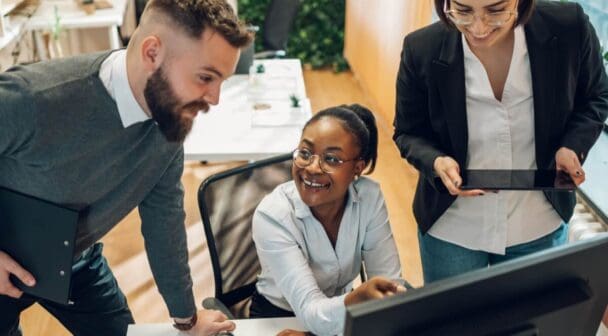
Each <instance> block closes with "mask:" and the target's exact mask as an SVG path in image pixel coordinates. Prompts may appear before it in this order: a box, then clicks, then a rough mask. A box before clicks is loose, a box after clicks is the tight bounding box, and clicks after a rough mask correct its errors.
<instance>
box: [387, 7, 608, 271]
mask: <svg viewBox="0 0 608 336" xmlns="http://www.w3.org/2000/svg"><path fill="white" fill-rule="evenodd" d="M435 8H436V10H437V14H438V16H439V18H440V19H441V22H437V23H435V24H432V25H430V26H428V27H425V28H423V29H420V30H418V31H416V32H413V33H411V34H409V35H408V36H407V37H406V38H405V40H404V47H403V53H402V57H401V65H400V69H399V74H398V79H397V104H396V117H395V122H394V126H395V134H394V140H395V142H396V144H397V146H398V147H399V149H400V151H401V155H402V156H403V157H404V158H406V159H407V160H408V162H410V163H411V164H412V165H414V166H415V167H416V168H417V169H418V170H419V171H420V177H419V183H418V186H417V190H416V195H415V198H414V215H415V217H416V220H417V222H418V226H419V242H420V251H421V257H422V264H423V272H424V279H425V282H427V283H428V282H432V281H435V280H439V279H442V278H446V277H449V276H452V275H456V274H460V273H464V272H467V271H470V270H474V269H478V268H483V267H487V266H488V265H491V264H494V263H498V262H502V261H505V260H509V259H512V258H516V257H519V256H522V255H526V254H529V253H533V252H536V251H539V250H542V249H545V248H548V247H551V246H555V245H559V244H563V243H565V241H566V238H567V224H566V223H567V222H568V220H569V219H570V217H571V216H572V213H573V209H574V205H575V202H576V200H575V194H574V193H572V192H555V191H546V192H541V191H498V192H489V191H487V190H469V191H464V190H461V189H460V186H461V184H462V177H461V169H557V170H561V171H565V172H566V173H568V174H569V175H570V177H571V178H572V180H573V181H574V182H575V183H576V184H577V185H579V184H580V183H582V182H583V181H584V180H585V172H584V170H583V168H582V163H583V162H584V159H585V158H586V156H587V153H588V152H589V149H590V148H591V146H592V145H593V143H594V142H595V140H596V139H597V137H598V136H599V134H600V132H601V130H602V127H603V121H604V119H605V118H606V113H607V111H608V80H607V78H606V73H605V70H604V66H603V61H602V57H601V53H600V46H599V42H598V39H597V36H596V34H595V31H594V30H593V27H592V26H591V24H590V23H589V20H588V17H587V16H586V15H585V14H584V13H583V11H582V9H581V7H580V6H579V5H578V4H576V3H562V2H556V1H535V0H435Z"/></svg>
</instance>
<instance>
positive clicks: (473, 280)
mask: <svg viewBox="0 0 608 336" xmlns="http://www.w3.org/2000/svg"><path fill="white" fill-rule="evenodd" d="M607 257H608V236H607V235H603V236H601V237H596V238H593V239H590V240H585V241H580V242H577V243H573V244H569V245H565V246H560V247H556V248H552V249H548V250H546V251H542V252H539V253H536V254H533V255H530V256H526V257H522V258H519V259H516V260H512V261H508V262H505V263H502V264H498V265H495V266H492V267H489V268H487V269H482V270H477V271H473V272H470V273H466V274H462V275H459V276H455V277H452V278H448V279H444V280H441V281H437V282H434V283H431V284H429V285H426V286H424V287H421V288H417V289H413V290H408V292H406V293H403V294H399V295H395V296H392V297H389V298H386V299H382V300H374V301H368V302H365V303H362V304H358V305H353V306H348V307H347V309H346V322H345V333H344V335H347V336H360V335H376V336H389V335H390V336H393V335H399V336H408V335H425V336H427V335H517V336H524V335H525V336H527V335H530V336H532V335H541V336H544V335H551V336H571V335H583V336H587V335H589V336H592V335H595V333H596V331H597V328H598V326H599V323H600V320H601V318H602V315H603V312H604V309H605V308H606V305H607V304H608V267H607V266H608V263H607V259H606V258H607Z"/></svg>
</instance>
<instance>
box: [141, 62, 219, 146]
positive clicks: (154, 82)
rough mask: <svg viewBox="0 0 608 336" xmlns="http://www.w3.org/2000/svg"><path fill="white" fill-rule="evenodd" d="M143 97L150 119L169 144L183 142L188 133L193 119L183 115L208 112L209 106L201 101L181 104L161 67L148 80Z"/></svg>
mask: <svg viewBox="0 0 608 336" xmlns="http://www.w3.org/2000/svg"><path fill="white" fill-rule="evenodd" d="M144 97H145V98H146V103H147V104H148V108H149V109H150V113H151V114H152V118H153V119H154V121H156V123H157V124H158V128H159V129H160V131H161V132H162V133H163V135H164V136H165V138H166V139H167V140H168V141H170V142H183V141H184V140H185V139H186V136H187V135H188V133H190V130H191V129H192V120H193V118H188V117H186V116H185V114H187V113H190V114H195V113H196V112H197V111H201V110H202V111H204V112H207V111H208V110H209V104H207V103H206V102H205V101H202V100H196V101H192V102H190V103H187V104H181V102H180V100H179V98H178V97H177V95H176V94H175V91H174V90H173V88H172V87H171V85H170V84H169V81H168V80H167V77H166V76H165V73H164V71H163V66H162V65H161V66H160V67H159V68H158V69H157V70H156V71H154V73H153V74H152V76H150V78H148V82H147V83H146V87H145V89H144Z"/></svg>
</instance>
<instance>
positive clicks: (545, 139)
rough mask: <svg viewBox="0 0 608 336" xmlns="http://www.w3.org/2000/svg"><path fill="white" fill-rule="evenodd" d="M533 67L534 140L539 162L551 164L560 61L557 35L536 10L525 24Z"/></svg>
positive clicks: (537, 161) (538, 164)
mask: <svg viewBox="0 0 608 336" xmlns="http://www.w3.org/2000/svg"><path fill="white" fill-rule="evenodd" d="M524 30H525V32H526V42H527V45H528V55H529V58H530V71H531V74H532V91H533V93H534V134H535V137H534V141H535V147H536V165H537V167H538V168H539V169H540V168H549V167H548V165H549V164H550V163H551V162H552V160H553V157H552V155H549V154H551V153H550V152H551V151H550V150H547V149H548V148H549V138H550V136H549V135H550V130H551V128H552V125H551V114H552V112H553V111H554V108H555V97H556V96H555V94H556V92H555V74H556V71H557V70H558V69H557V68H556V65H557V59H556V58H557V55H558V50H557V45H558V38H557V36H555V35H554V34H552V33H551V31H549V29H548V27H547V25H546V23H545V21H544V20H543V18H542V17H541V16H540V15H538V14H535V15H533V16H532V18H531V20H530V21H529V22H528V23H527V24H526V26H525V27H524Z"/></svg>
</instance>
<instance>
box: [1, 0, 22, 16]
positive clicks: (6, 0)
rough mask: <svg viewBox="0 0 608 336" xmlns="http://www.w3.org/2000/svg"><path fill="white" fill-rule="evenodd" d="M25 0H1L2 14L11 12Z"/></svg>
mask: <svg viewBox="0 0 608 336" xmlns="http://www.w3.org/2000/svg"><path fill="white" fill-rule="evenodd" d="M23 1H25V0H0V3H1V4H2V7H0V14H2V16H4V15H6V14H8V13H10V12H11V11H12V10H13V9H15V8H16V7H17V6H19V4H21V3H22V2H23Z"/></svg>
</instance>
